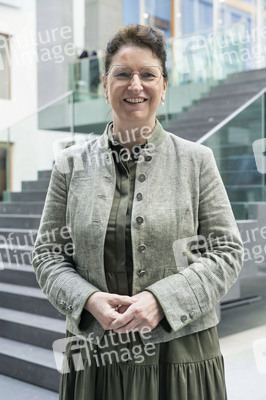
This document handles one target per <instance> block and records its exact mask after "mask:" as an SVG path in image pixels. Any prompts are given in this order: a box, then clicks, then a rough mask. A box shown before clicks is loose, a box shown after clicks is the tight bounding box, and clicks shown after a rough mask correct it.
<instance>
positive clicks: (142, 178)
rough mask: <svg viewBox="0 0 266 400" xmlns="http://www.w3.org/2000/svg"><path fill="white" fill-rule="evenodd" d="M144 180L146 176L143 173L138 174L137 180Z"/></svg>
mask: <svg viewBox="0 0 266 400" xmlns="http://www.w3.org/2000/svg"><path fill="white" fill-rule="evenodd" d="M145 180H146V176H145V175H144V174H140V176H139V181H140V182H144V181H145Z"/></svg>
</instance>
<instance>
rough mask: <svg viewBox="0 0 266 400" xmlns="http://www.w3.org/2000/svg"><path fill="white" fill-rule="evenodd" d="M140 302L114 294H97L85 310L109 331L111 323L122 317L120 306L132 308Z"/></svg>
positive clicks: (88, 302)
mask: <svg viewBox="0 0 266 400" xmlns="http://www.w3.org/2000/svg"><path fill="white" fill-rule="evenodd" d="M136 301H138V300H137V299H134V298H132V297H129V296H121V295H118V294H114V293H106V292H95V293H93V294H92V295H91V296H90V297H89V298H88V300H87V303H86V305H85V309H86V310H87V311H89V312H90V313H91V314H92V315H93V316H94V317H95V318H96V319H97V320H98V322H99V323H100V324H101V326H102V327H103V329H104V330H109V329H110V328H109V326H110V325H111V323H112V322H113V321H114V320H115V319H116V318H117V317H118V316H121V313H119V311H118V309H119V307H118V306H123V305H124V306H127V307H128V306H130V305H131V304H133V303H135V302H136Z"/></svg>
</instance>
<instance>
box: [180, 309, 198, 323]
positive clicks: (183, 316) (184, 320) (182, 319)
mask: <svg viewBox="0 0 266 400" xmlns="http://www.w3.org/2000/svg"><path fill="white" fill-rule="evenodd" d="M188 315H189V316H190V318H193V317H194V315H195V311H194V310H192V311H190V312H189V314H188ZM180 319H181V321H182V322H186V320H187V316H186V315H181V317H180Z"/></svg>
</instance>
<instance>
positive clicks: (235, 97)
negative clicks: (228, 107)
mask: <svg viewBox="0 0 266 400" xmlns="http://www.w3.org/2000/svg"><path fill="white" fill-rule="evenodd" d="M230 89H231V91H230V90H229V89H227V91H225V92H220V93H217V92H215V93H213V94H212V95H211V94H210V95H209V96H206V97H203V98H202V99H200V100H199V101H198V102H197V104H201V105H204V106H208V105H213V106H214V105H215V104H220V103H221V104H225V103H226V102H228V103H229V104H231V103H234V102H237V103H240V104H242V103H243V102H244V101H245V99H247V100H248V99H251V98H252V97H253V96H255V95H256V94H257V93H258V92H259V91H260V90H259V89H257V90H256V88H254V87H253V88H251V89H245V88H243V89H242V91H239V92H235V91H233V90H232V88H231V87H230ZM243 99H244V101H243ZM214 102H215V103H214Z"/></svg>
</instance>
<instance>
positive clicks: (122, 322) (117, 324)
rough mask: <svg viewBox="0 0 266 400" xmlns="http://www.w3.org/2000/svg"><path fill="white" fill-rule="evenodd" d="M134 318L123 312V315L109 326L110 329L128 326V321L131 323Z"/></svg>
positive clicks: (127, 312)
mask: <svg viewBox="0 0 266 400" xmlns="http://www.w3.org/2000/svg"><path fill="white" fill-rule="evenodd" d="M133 318H134V314H133V313H132V312H130V311H129V309H128V310H127V311H125V312H124V314H120V316H119V317H117V318H116V319H115V320H114V321H113V322H112V323H111V325H110V328H111V329H113V330H115V329H118V328H121V327H122V326H124V325H126V324H128V323H129V322H130V321H132V320H133Z"/></svg>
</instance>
